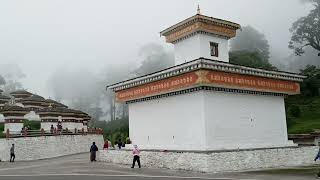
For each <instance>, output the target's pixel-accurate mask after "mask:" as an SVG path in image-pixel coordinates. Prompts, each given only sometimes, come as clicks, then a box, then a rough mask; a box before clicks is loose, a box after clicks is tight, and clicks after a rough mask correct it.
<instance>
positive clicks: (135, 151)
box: [131, 145, 141, 168]
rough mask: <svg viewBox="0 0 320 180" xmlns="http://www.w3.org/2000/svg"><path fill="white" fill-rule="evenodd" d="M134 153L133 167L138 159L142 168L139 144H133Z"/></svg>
mask: <svg viewBox="0 0 320 180" xmlns="http://www.w3.org/2000/svg"><path fill="white" fill-rule="evenodd" d="M132 154H133V162H132V166H131V168H134V166H135V164H136V161H137V162H138V166H139V168H141V164H140V150H139V149H138V146H137V145H133V150H132Z"/></svg>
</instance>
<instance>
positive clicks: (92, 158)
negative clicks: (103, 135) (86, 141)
mask: <svg viewBox="0 0 320 180" xmlns="http://www.w3.org/2000/svg"><path fill="white" fill-rule="evenodd" d="M98 150H99V149H98V147H97V146H96V143H95V142H93V143H92V145H91V147H90V161H91V162H93V161H96V156H97V151H98Z"/></svg>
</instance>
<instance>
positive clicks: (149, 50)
mask: <svg viewBox="0 0 320 180" xmlns="http://www.w3.org/2000/svg"><path fill="white" fill-rule="evenodd" d="M140 55H141V56H142V57H143V58H144V60H143V61H142V63H141V65H140V66H139V68H138V69H137V70H136V71H135V74H136V75H137V76H143V75H146V74H150V73H153V72H156V71H160V70H162V69H165V68H168V67H171V66H173V65H174V55H173V53H171V52H167V51H165V49H164V48H163V47H162V46H161V45H159V44H153V43H150V44H147V45H145V46H143V47H142V48H141V49H140Z"/></svg>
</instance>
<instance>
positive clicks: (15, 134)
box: [6, 128, 103, 139]
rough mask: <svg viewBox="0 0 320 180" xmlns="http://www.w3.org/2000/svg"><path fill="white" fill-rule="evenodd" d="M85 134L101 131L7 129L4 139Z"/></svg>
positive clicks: (99, 132)
mask: <svg viewBox="0 0 320 180" xmlns="http://www.w3.org/2000/svg"><path fill="white" fill-rule="evenodd" d="M87 134H103V130H102V129H100V128H99V129H90V128H88V130H87V131H85V129H84V128H82V129H77V128H75V129H72V130H70V129H68V128H66V129H61V130H57V129H54V130H49V131H45V130H44V129H41V130H21V131H10V130H9V129H7V131H6V138H7V139H9V138H19V137H39V136H61V135H87Z"/></svg>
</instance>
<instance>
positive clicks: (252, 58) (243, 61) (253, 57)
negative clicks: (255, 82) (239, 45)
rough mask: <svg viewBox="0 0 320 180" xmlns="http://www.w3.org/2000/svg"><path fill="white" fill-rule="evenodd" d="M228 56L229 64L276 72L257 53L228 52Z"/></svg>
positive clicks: (274, 68)
mask: <svg viewBox="0 0 320 180" xmlns="http://www.w3.org/2000/svg"><path fill="white" fill-rule="evenodd" d="M229 56H230V57H229V60H230V63H232V64H237V65H242V66H247V67H253V68H261V69H266V70H277V68H276V67H274V66H272V65H271V64H270V63H269V62H268V61H265V60H264V59H263V57H262V56H261V54H260V53H259V52H257V51H255V52H250V51H235V52H230V54H229Z"/></svg>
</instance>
